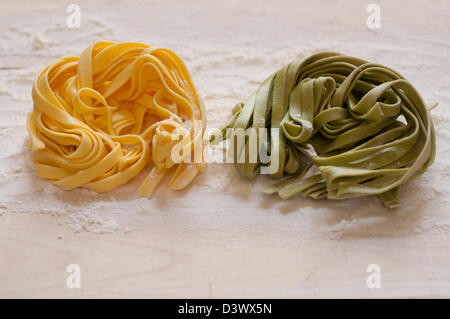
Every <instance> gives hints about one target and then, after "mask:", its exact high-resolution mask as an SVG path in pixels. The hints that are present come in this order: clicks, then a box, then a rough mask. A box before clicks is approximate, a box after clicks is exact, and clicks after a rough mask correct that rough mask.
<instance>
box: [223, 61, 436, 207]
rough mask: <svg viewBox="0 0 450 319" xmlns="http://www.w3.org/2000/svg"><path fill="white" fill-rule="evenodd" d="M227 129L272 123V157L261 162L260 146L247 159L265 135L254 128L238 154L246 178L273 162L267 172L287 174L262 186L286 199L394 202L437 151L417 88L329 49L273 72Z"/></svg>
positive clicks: (382, 69) (235, 111)
mask: <svg viewBox="0 0 450 319" xmlns="http://www.w3.org/2000/svg"><path fill="white" fill-rule="evenodd" d="M227 128H230V129H233V130H236V129H237V128H240V129H249V128H270V129H272V130H271V132H272V133H271V132H269V133H268V143H269V146H267V148H268V149H269V152H270V156H271V158H270V162H269V163H264V162H263V161H262V160H261V155H260V153H261V147H260V148H259V149H258V159H257V161H255V162H252V161H250V160H249V150H250V147H249V143H250V142H249V141H252V140H254V139H252V138H254V137H255V136H256V138H257V140H259V142H258V143H261V139H263V136H262V135H261V133H260V131H259V130H253V131H252V132H251V134H250V138H248V139H247V140H246V142H245V144H243V145H245V146H244V147H243V148H241V149H239V150H237V155H235V156H236V158H240V159H243V160H242V161H241V163H239V164H237V165H238V167H239V170H240V173H241V174H242V175H244V176H246V177H249V178H254V177H255V176H257V175H258V174H259V173H260V171H261V168H262V167H266V166H268V165H271V164H272V163H273V162H274V161H275V160H276V161H277V162H278V164H279V165H278V166H277V169H276V170H275V171H273V172H272V174H271V176H272V177H275V178H280V177H283V176H285V175H290V177H288V178H286V179H284V180H282V181H280V182H278V183H276V184H274V185H272V186H270V187H268V188H266V189H265V190H264V191H265V192H266V193H278V194H279V196H280V197H281V198H283V199H285V198H288V197H291V196H293V195H295V194H298V193H301V194H302V195H304V196H308V197H312V198H315V199H320V198H329V199H345V198H352V197H359V196H366V195H378V196H379V198H380V199H381V200H382V202H383V203H384V204H385V205H386V206H388V207H394V206H397V205H398V204H399V203H398V197H399V188H400V185H401V184H403V183H404V182H406V181H408V180H410V179H412V178H415V177H417V176H419V175H420V174H422V173H423V172H424V171H425V170H426V169H427V168H428V167H429V166H430V165H431V164H432V163H433V161H434V157H435V148H436V141H435V133H434V128H433V124H432V121H431V118H430V115H429V113H428V110H427V109H426V107H425V105H424V103H423V101H422V99H421V97H420V96H419V94H418V93H417V91H416V90H415V89H414V87H413V86H412V85H411V84H410V83H409V82H408V81H406V80H405V79H404V78H403V77H402V76H401V75H399V74H398V73H397V72H395V71H394V70H392V69H390V68H387V67H385V66H382V65H379V64H373V63H369V62H367V61H364V60H362V59H359V58H355V57H349V56H346V55H342V54H338V53H334V52H323V53H319V54H315V55H313V56H311V57H309V58H307V59H306V60H304V61H303V62H301V61H294V62H292V63H290V64H288V65H287V66H285V67H284V68H282V69H280V70H278V71H277V72H275V73H274V74H272V75H271V76H270V77H269V78H268V79H266V80H265V81H264V82H263V83H262V84H261V85H260V87H259V88H258V90H257V91H256V92H255V93H253V94H252V95H251V96H250V98H249V99H248V100H247V101H246V102H245V103H240V104H238V105H237V106H236V107H235V108H234V109H233V118H232V120H231V121H230V123H228V124H226V125H225V126H224V127H222V134H225V130H226V129H227ZM229 134H230V133H229V132H228V135H227V136H228V137H230V135H229ZM233 138H235V136H234V135H233ZM259 145H264V142H263V144H259ZM302 159H306V163H303V164H302ZM314 171H316V172H314Z"/></svg>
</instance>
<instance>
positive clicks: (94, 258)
mask: <svg viewBox="0 0 450 319" xmlns="http://www.w3.org/2000/svg"><path fill="white" fill-rule="evenodd" d="M69 3H71V2H69V1H48V0H42V1H19V0H2V2H1V3H0V111H1V113H0V114H1V115H0V297H3V298H7V297H8V298H9V297H19V298H22V297H58V298H59V297H83V298H90V297H138V298H141V297H150V298H164V297H169V298H171V297H181V298H186V297H195V298H208V297H213V298H215V297H236V298H237V297H289V298H291V297H365V298H368V297H450V250H449V248H450V243H449V240H450V215H449V212H450V210H449V208H448V207H449V205H450V198H449V197H450V196H449V190H450V186H449V177H450V164H449V158H450V143H449V140H450V115H449V112H448V108H449V107H450V106H449V102H450V77H449V71H450V62H449V56H450V48H449V43H450V41H449V40H450V36H449V34H450V24H449V21H450V2H449V1H448V0H440V1H439V0H436V1H425V0H422V1H419V0H414V1H377V2H376V1H335V0H334V1H299V0H295V1H277V2H275V1H270V2H264V1H259V0H251V1H246V2H243V3H241V1H236V0H229V1H217V2H215V3H214V2H212V1H206V0H205V1H179V2H176V1H154V2H145V1H135V0H133V1H123V2H119V1H77V2H76V3H78V4H79V5H80V6H81V9H82V26H81V29H72V30H71V29H67V28H66V27H65V20H66V17H67V13H66V8H67V5H68V4H69ZM370 3H378V4H379V5H380V8H381V18H382V20H381V22H382V25H381V29H377V30H368V28H367V26H366V19H367V17H368V15H369V14H368V13H366V8H367V6H368V4H370ZM101 39H104V40H114V41H142V42H145V43H148V44H151V45H158V46H165V47H168V48H171V49H173V50H174V51H175V52H177V53H178V54H179V55H180V56H181V57H182V58H183V59H184V60H185V62H186V64H187V66H188V69H189V70H190V71H191V75H192V77H193V80H194V82H195V84H196V86H197V88H198V90H199V93H200V95H201V96H202V97H203V98H204V100H205V103H206V108H207V118H208V124H209V125H211V126H217V125H220V124H222V123H223V122H225V121H226V120H227V119H228V118H229V112H230V110H231V108H232V107H233V106H234V104H235V103H236V102H239V101H243V100H245V98H246V97H247V96H248V95H249V94H250V93H251V92H252V91H253V90H255V89H256V88H257V86H258V83H259V82H260V81H262V80H263V79H264V78H265V77H267V76H268V75H270V74H271V73H272V72H273V71H275V70H276V69H278V68H279V67H281V66H283V65H284V64H286V63H288V62H290V61H292V60H293V59H303V58H305V57H306V56H308V55H310V54H312V53H315V52H319V51H321V50H333V51H340V52H343V53H346V54H349V55H355V56H359V57H361V58H365V59H367V60H371V61H373V62H377V63H382V64H385V65H388V66H390V67H392V68H394V69H396V70H398V71H399V72H400V73H402V74H403V75H404V76H405V77H406V78H407V79H408V80H410V81H411V82H412V83H413V84H414V85H415V86H416V87H417V89H418V90H419V92H421V94H422V96H423V98H424V100H425V101H426V103H427V104H428V105H432V104H434V103H435V102H439V103H440V104H439V106H438V107H437V108H436V109H435V110H433V112H432V113H433V120H434V122H435V127H436V130H437V143H438V153H437V159H436V163H435V164H434V165H433V166H432V167H431V168H430V169H429V171H427V172H426V173H425V175H423V176H422V177H420V178H419V179H417V180H415V181H413V182H411V183H409V184H408V185H406V187H405V188H404V189H403V191H402V194H401V203H402V207H400V208H399V209H396V210H387V209H385V208H383V207H382V206H381V204H379V203H378V202H377V201H376V200H375V199H363V200H358V201H346V202H340V203H335V202H333V203H330V202H328V201H319V202H315V201H312V200H309V199H302V198H295V199H292V200H289V201H286V202H282V201H280V200H279V199H278V198H277V197H276V196H268V197H266V196H263V195H261V194H260V193H259V189H260V186H261V185H262V184H264V183H267V180H266V179H264V178H259V179H258V180H257V181H256V182H255V183H249V182H248V181H246V180H244V179H243V178H241V177H239V175H238V174H237V173H236V171H235V170H234V168H232V167H229V166H227V165H220V164H212V165H210V166H209V167H208V168H207V170H206V171H205V172H204V173H203V174H202V176H200V178H198V179H197V180H196V181H195V183H194V185H193V186H192V187H190V188H189V189H187V190H185V191H183V192H178V193H175V192H171V191H166V190H164V189H159V190H158V191H157V192H156V194H155V197H154V199H152V200H151V201H148V200H146V199H137V197H136V190H137V187H138V185H139V182H140V181H142V178H143V176H142V177H140V178H138V180H137V181H133V182H131V183H129V184H128V185H126V186H124V187H121V188H119V189H117V190H114V191H113V192H110V193H108V194H102V195H97V194H93V193H90V192H84V191H78V190H77V191H73V192H63V191H61V190H58V189H55V187H53V186H52V185H51V184H50V183H48V182H47V181H42V180H40V179H38V178H36V177H35V176H34V175H33V172H32V170H31V168H30V164H29V158H28V155H27V150H26V147H25V146H24V145H25V141H26V137H27V133H26V130H25V119H26V114H27V112H28V111H29V110H30V109H31V107H32V102H31V98H30V92H31V85H32V80H33V78H34V76H35V75H36V74H37V72H39V70H40V69H41V68H42V67H43V66H44V65H45V64H47V63H49V62H50V61H51V60H52V59H54V58H57V57H59V56H61V55H68V54H78V55H79V54H80V53H81V51H82V49H83V48H85V47H86V46H88V45H90V44H92V43H93V42H94V41H97V40H101ZM105 232H110V233H106V234H105ZM69 264H79V265H80V266H81V272H82V273H81V285H82V287H81V288H80V289H68V288H67V287H66V283H65V281H66V277H67V276H68V273H66V267H67V266H68V265H69ZM369 264H378V265H380V267H381V276H382V281H381V288H380V289H369V288H368V287H367V286H366V278H367V276H368V275H369V274H368V273H367V272H366V267H367V265H369Z"/></svg>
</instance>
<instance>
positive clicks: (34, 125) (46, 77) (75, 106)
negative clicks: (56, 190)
mask: <svg viewBox="0 0 450 319" xmlns="http://www.w3.org/2000/svg"><path fill="white" fill-rule="evenodd" d="M33 103H34V105H33V110H32V111H31V112H30V113H29V116H28V123H27V127H28V131H29V133H30V136H31V141H30V148H31V151H32V156H33V159H34V162H33V165H34V168H35V171H36V173H37V175H39V176H40V177H42V178H46V179H50V180H52V181H53V182H54V184H55V185H57V186H59V187H61V188H63V189H65V190H70V189H74V188H76V187H84V188H89V189H92V190H94V191H97V192H105V191H108V190H111V189H113V188H115V187H117V186H119V185H122V184H124V183H126V182H128V181H129V180H131V179H132V178H134V177H135V176H136V175H138V174H139V173H140V172H141V171H142V170H143V169H144V167H145V166H146V165H147V164H148V163H149V162H150V161H152V162H153V164H154V166H153V168H152V170H151V172H150V174H149V176H148V177H147V178H146V180H145V181H144V182H143V184H142V185H141V187H140V189H139V195H140V196H147V197H151V195H152V193H153V191H154V189H155V187H156V186H157V185H158V183H159V182H160V181H161V180H162V178H163V177H164V175H166V174H167V172H168V171H169V170H170V169H174V173H173V175H172V178H171V180H170V182H169V186H170V187H171V188H172V189H175V190H178V189H182V188H184V187H186V186H187V185H189V183H190V182H191V181H192V180H193V179H194V178H195V176H197V175H198V174H199V172H200V171H201V170H202V168H203V167H204V161H203V158H202V154H200V155H199V156H196V157H197V158H196V159H195V160H193V159H192V158H191V155H192V153H194V149H195V146H196V145H197V146H198V145H200V146H201V145H203V140H202V135H203V131H204V129H205V126H206V121H205V111H204V107H203V104H202V102H201V100H200V98H199V97H198V95H197V93H196V90H195V88H194V85H193V83H192V81H191V78H190V76H189V73H188V71H187V69H186V67H185V65H184V63H183V62H182V60H181V59H180V58H179V57H178V56H177V55H176V54H175V53H173V52H172V51H170V50H168V49H163V48H157V47H151V46H148V45H145V44H141V43H114V42H98V43H95V44H94V45H92V46H90V47H88V48H87V49H86V50H84V52H83V53H82V54H81V56H80V57H64V58H60V59H57V60H55V61H53V62H52V63H50V64H49V65H48V66H47V67H45V68H44V70H42V72H41V73H40V74H39V75H38V76H37V77H36V79H35V82H34V85H33ZM196 126H197V127H196ZM180 137H181V138H180ZM176 145H182V146H183V149H188V150H189V151H188V154H187V155H186V154H183V155H181V158H182V160H180V161H174V160H173V156H172V150H173V148H174V147H175V146H176ZM196 155H198V154H196Z"/></svg>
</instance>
